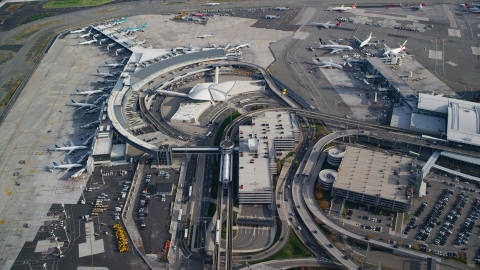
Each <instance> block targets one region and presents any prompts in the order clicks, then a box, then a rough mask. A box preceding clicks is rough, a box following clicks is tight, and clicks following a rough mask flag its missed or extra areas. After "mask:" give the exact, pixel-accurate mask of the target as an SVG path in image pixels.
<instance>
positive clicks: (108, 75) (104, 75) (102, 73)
mask: <svg viewBox="0 0 480 270" xmlns="http://www.w3.org/2000/svg"><path fill="white" fill-rule="evenodd" d="M94 75H98V76H102V77H103V78H106V77H115V75H113V74H111V73H108V72H107V73H104V72H100V71H99V70H98V69H97V74H94Z"/></svg>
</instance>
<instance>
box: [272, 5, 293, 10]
mask: <svg viewBox="0 0 480 270" xmlns="http://www.w3.org/2000/svg"><path fill="white" fill-rule="evenodd" d="M275 9H276V10H287V9H290V8H289V7H288V6H286V7H276V8H275Z"/></svg>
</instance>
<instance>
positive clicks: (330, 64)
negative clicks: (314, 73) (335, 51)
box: [318, 58, 343, 69]
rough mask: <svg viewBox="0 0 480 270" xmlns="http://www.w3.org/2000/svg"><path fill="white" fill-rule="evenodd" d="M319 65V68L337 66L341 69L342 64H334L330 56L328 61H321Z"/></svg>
mask: <svg viewBox="0 0 480 270" xmlns="http://www.w3.org/2000/svg"><path fill="white" fill-rule="evenodd" d="M320 65H321V66H318V67H319V68H324V67H326V68H338V69H343V66H342V65H339V64H335V63H334V62H333V60H332V58H330V61H322V62H321V63H320Z"/></svg>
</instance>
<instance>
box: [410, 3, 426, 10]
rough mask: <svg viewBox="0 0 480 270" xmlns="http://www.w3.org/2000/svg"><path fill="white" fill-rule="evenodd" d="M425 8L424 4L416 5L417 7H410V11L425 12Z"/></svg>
mask: <svg viewBox="0 0 480 270" xmlns="http://www.w3.org/2000/svg"><path fill="white" fill-rule="evenodd" d="M424 6H426V5H425V4H418V5H417V6H411V8H412V10H415V11H416V10H425V9H427V8H424Z"/></svg>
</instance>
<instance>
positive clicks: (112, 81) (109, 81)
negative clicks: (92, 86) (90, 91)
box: [98, 80, 117, 83]
mask: <svg viewBox="0 0 480 270" xmlns="http://www.w3.org/2000/svg"><path fill="white" fill-rule="evenodd" d="M98 82H99V83H116V82H117V80H98Z"/></svg>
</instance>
